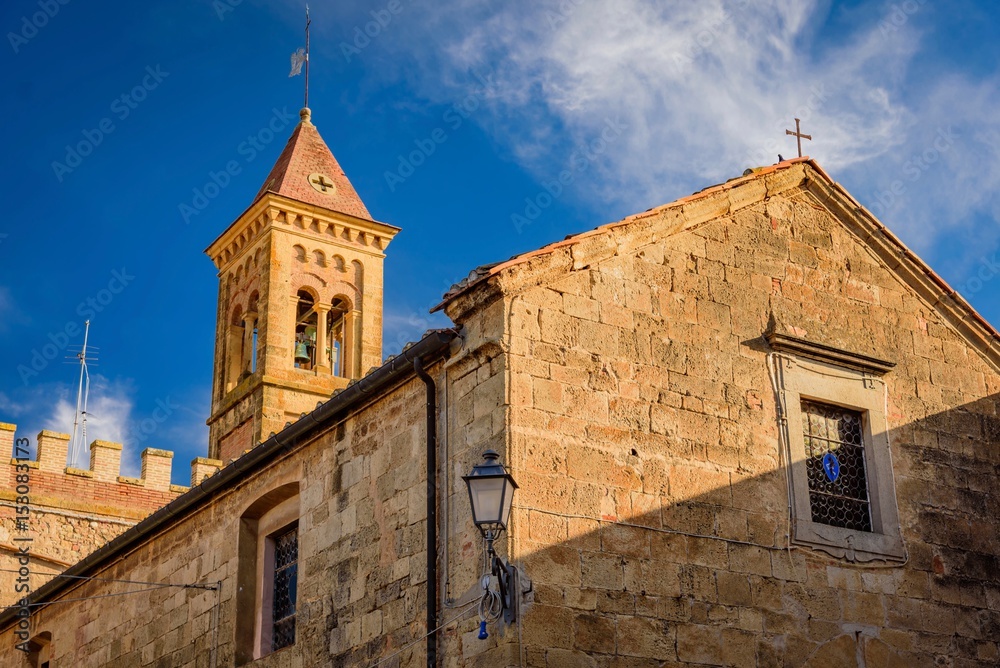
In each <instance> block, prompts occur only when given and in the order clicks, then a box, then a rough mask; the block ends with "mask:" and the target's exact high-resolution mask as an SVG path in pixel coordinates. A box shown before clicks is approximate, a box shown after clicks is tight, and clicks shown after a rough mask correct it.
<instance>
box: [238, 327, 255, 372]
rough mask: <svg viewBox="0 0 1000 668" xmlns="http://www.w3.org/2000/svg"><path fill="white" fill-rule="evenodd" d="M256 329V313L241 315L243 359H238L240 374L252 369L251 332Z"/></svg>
mask: <svg viewBox="0 0 1000 668" xmlns="http://www.w3.org/2000/svg"><path fill="white" fill-rule="evenodd" d="M255 329H257V314H256V313H254V312H253V311H251V312H249V313H247V314H246V316H244V317H243V359H242V360H241V361H240V365H241V366H240V375H241V376H242V375H243V374H244V373H251V372H252V371H253V354H254V349H253V332H254V330H255Z"/></svg>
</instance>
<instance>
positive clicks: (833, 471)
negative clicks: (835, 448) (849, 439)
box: [823, 452, 840, 482]
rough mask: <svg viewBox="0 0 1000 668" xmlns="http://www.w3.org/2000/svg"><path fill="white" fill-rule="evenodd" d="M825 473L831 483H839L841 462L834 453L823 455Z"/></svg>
mask: <svg viewBox="0 0 1000 668" xmlns="http://www.w3.org/2000/svg"><path fill="white" fill-rule="evenodd" d="M823 473H825V474H826V477H827V478H829V479H830V482H837V478H839V477H840V460H839V459H837V455H835V454H833V453H832V452H828V453H826V454H825V455H823Z"/></svg>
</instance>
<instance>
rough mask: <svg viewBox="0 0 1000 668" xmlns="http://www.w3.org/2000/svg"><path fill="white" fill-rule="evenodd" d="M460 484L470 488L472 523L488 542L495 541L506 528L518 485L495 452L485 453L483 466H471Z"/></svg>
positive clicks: (488, 451)
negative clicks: (463, 483)
mask: <svg viewBox="0 0 1000 668" xmlns="http://www.w3.org/2000/svg"><path fill="white" fill-rule="evenodd" d="M462 480H464V481H465V484H466V486H467V487H468V488H469V501H470V503H471V504H472V521H473V522H474V523H475V524H476V526H477V527H478V528H479V530H480V531H481V532H482V534H483V536H484V537H485V538H486V539H487V540H492V539H494V538H496V536H497V535H498V534H499V533H500V532H501V531H503V530H504V529H506V528H507V522H508V520H509V519H510V507H511V503H512V502H513V501H514V490H516V489H517V483H516V482H514V478H513V477H512V476H511V475H510V473H508V472H507V469H506V468H504V465H503V464H501V463H500V455H499V454H498V453H497V452H496V451H495V450H487V451H486V452H484V453H483V462H482V463H481V464H477V465H476V466H474V467H473V468H472V472H471V473H470V474H469V475H467V476H462Z"/></svg>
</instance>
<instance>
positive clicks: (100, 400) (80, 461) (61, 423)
mask: <svg viewBox="0 0 1000 668" xmlns="http://www.w3.org/2000/svg"><path fill="white" fill-rule="evenodd" d="M133 394H134V392H133V390H132V387H131V385H130V384H129V383H118V382H116V383H113V382H111V381H109V380H108V379H107V378H105V377H104V376H101V375H94V376H92V377H91V383H90V394H89V398H88V401H87V423H86V429H87V434H86V438H85V439H83V423H82V422H81V423H80V425H79V427H78V429H79V438H81V439H83V440H81V441H80V443H81V444H82V445H81V447H80V449H79V452H78V457H77V460H76V461H75V462H73V463H71V464H70V465H71V466H75V467H77V468H83V469H86V468H89V467H90V443H91V442H92V441H95V440H101V441H113V442H115V443H124V442H125V441H126V438H125V437H126V435H127V434H128V432H129V420H130V417H131V414H132V408H133V401H132V395H133ZM57 397H58V398H57V400H56V402H55V405H54V406H51V404H50V406H51V408H50V412H49V416H48V418H47V419H46V420H45V422H44V427H43V428H45V429H52V430H53V431H60V432H64V433H67V434H72V433H73V423H74V420H75V418H76V392H75V388H73V390H72V391H71V390H70V388H69V387H68V386H65V385H63V386H62V387H61V388H60V389H59V390H58V395H57ZM71 456H72V452H71ZM123 459H124V457H123Z"/></svg>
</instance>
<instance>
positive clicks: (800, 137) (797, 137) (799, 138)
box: [785, 118, 812, 158]
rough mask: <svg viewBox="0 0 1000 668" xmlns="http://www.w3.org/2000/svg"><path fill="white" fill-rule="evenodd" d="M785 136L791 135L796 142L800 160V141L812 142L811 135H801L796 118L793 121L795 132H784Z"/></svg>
mask: <svg viewBox="0 0 1000 668" xmlns="http://www.w3.org/2000/svg"><path fill="white" fill-rule="evenodd" d="M785 134H786V135H792V136H793V137H795V141H796V143H797V144H798V146H799V157H800V158H801V157H802V140H803V139H808V140H809V141H812V135H804V134H802V131H801V130H800V128H799V119H797V118H796V119H795V132H792V131H791V130H785Z"/></svg>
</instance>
